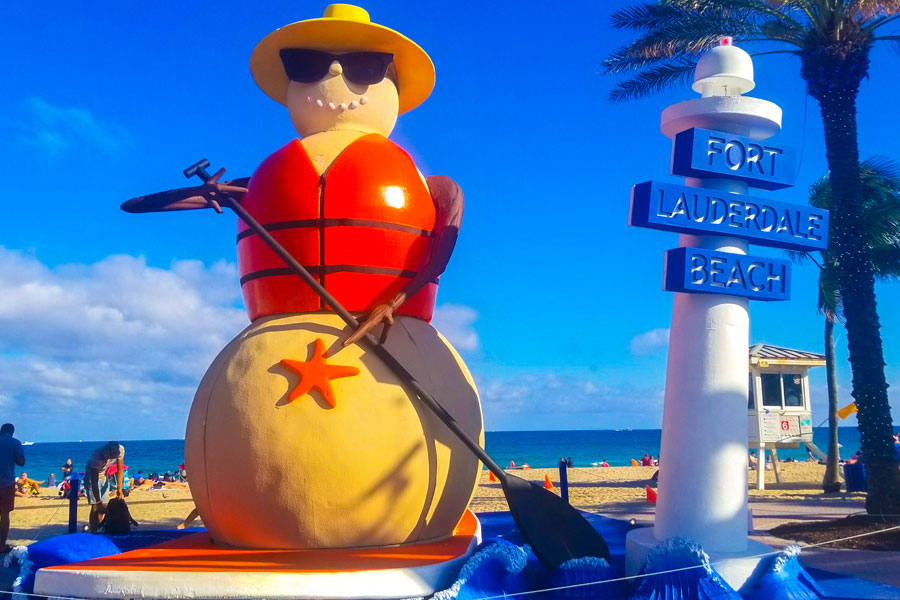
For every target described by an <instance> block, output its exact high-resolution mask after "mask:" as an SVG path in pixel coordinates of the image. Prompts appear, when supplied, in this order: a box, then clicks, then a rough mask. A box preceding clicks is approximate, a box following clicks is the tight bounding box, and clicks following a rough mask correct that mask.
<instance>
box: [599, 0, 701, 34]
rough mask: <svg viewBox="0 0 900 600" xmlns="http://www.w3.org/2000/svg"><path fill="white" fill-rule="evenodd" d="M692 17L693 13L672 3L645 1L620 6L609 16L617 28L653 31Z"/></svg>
mask: <svg viewBox="0 0 900 600" xmlns="http://www.w3.org/2000/svg"><path fill="white" fill-rule="evenodd" d="M689 18H691V13H690V11H688V10H685V9H683V8H681V7H680V6H674V5H672V4H652V3H644V4H638V5H637V6H628V7H625V8H620V9H619V10H617V11H616V12H614V13H613V14H611V15H610V16H609V23H610V25H612V26H613V28H615V29H633V30H638V31H641V30H643V31H652V30H654V29H658V28H659V27H666V26H670V25H676V24H678V23H680V22H681V21H683V20H684V19H689Z"/></svg>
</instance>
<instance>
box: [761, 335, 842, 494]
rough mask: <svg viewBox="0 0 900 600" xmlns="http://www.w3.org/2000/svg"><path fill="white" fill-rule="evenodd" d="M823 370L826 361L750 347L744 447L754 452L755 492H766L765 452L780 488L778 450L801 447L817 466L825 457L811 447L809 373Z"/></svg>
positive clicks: (785, 350)
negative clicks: (756, 468)
mask: <svg viewBox="0 0 900 600" xmlns="http://www.w3.org/2000/svg"><path fill="white" fill-rule="evenodd" d="M824 365H825V356H823V355H821V354H815V353H813V352H804V351H803V350H792V349H790V348H782V347H780V346H772V345H770V344H754V345H753V346H751V347H750V394H749V398H748V402H747V411H748V418H749V420H750V423H749V425H750V427H749V430H750V431H749V433H750V436H749V440H748V442H749V443H748V446H749V447H750V448H756V449H758V450H759V469H760V471H759V473H758V475H757V478H756V479H757V481H756V488H757V489H760V490H761V489H765V481H766V478H765V477H764V476H763V474H764V473H765V464H766V450H767V449H768V450H769V451H770V452H771V455H772V468H773V469H774V470H775V480H776V481H778V482H779V483H780V482H781V472H780V470H779V464H778V449H780V448H791V449H793V448H798V447H799V446H800V444H803V445H804V446H806V447H807V448H808V449H809V450H810V451H811V452H812V453H813V454H815V455H816V456H817V457H818V458H819V459H820V460H825V455H824V454H823V453H822V451H821V450H819V448H817V447H816V445H815V444H814V443H813V427H812V409H811V407H810V401H809V376H808V375H807V373H808V371H809V369H811V368H812V367H821V366H824Z"/></svg>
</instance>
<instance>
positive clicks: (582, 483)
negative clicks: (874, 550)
mask: <svg viewBox="0 0 900 600" xmlns="http://www.w3.org/2000/svg"><path fill="white" fill-rule="evenodd" d="M655 472H656V467H604V468H601V467H588V468H578V467H575V468H573V469H568V479H569V502H570V503H571V504H572V505H573V506H576V507H578V508H581V509H583V510H587V511H592V512H599V513H602V512H604V510H605V509H613V508H614V509H616V510H615V512H616V513H620V512H622V509H623V508H626V507H627V506H629V505H633V507H634V508H635V509H637V510H636V512H645V510H641V509H646V508H649V507H650V506H651V505H650V504H649V503H648V502H647V501H646V498H647V492H646V486H647V484H649V483H650V477H651V476H652V475H653V473H655ZM511 473H513V474H515V475H517V476H519V477H523V478H525V479H529V480H531V481H535V482H540V483H543V481H544V476H545V475H549V476H550V480H551V481H552V482H553V485H554V486H558V485H559V470H558V469H524V470H516V471H511ZM756 474H757V473H756V471H750V472H749V490H750V501H751V502H753V501H791V500H797V501H811V500H814V499H817V498H818V499H821V498H822V497H823V496H822V487H821V484H822V477H823V476H824V474H825V465H820V464H818V463H812V462H796V463H794V462H791V463H782V465H781V475H782V483H775V473H774V472H773V471H771V470H769V471H766V489H765V490H757V489H756ZM554 491H555V492H556V493H559V489H558V488H557V489H555V490H554ZM828 498H829V500H831V501H834V500H836V499H837V500H842V499H845V500H846V501H847V502H848V504H856V503H858V502H859V501H861V500H864V498H865V495H864V494H862V493H851V494H839V495H830V496H829V497H828ZM470 507H471V508H472V509H473V510H474V511H475V512H487V511H494V510H507V506H506V501H505V500H504V499H503V491H502V490H501V488H500V484H499V483H495V482H490V481H489V480H488V472H487V471H483V472H482V475H481V485H479V487H478V490H477V491H476V492H475V498H473V500H472V503H471V504H470Z"/></svg>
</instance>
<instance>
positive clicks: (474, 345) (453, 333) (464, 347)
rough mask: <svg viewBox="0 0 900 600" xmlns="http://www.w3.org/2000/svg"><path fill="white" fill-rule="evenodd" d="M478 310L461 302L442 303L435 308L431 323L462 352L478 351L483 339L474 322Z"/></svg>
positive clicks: (476, 318)
mask: <svg viewBox="0 0 900 600" xmlns="http://www.w3.org/2000/svg"><path fill="white" fill-rule="evenodd" d="M477 320H478V311H476V310H475V309H474V308H471V307H469V306H463V305H461V304H442V305H440V306H438V307H437V308H435V309H434V317H433V318H432V319H431V324H432V325H433V326H434V328H435V329H437V330H438V331H440V332H441V333H442V334H443V335H444V337H446V338H447V339H448V340H449V341H450V343H451V344H453V347H454V348H456V349H457V350H458V351H460V352H477V351H478V350H480V349H481V341H480V340H479V338H478V332H477V331H476V330H475V327H474V324H475V321H477Z"/></svg>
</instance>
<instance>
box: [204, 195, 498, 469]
mask: <svg viewBox="0 0 900 600" xmlns="http://www.w3.org/2000/svg"><path fill="white" fill-rule="evenodd" d="M220 203H221V204H224V205H225V206H227V207H228V208H230V209H231V210H233V211H234V212H235V214H237V216H238V217H240V219H241V220H242V221H244V223H246V224H247V226H248V227H249V228H250V229H252V230H253V232H254V233H255V234H256V235H258V236H259V237H260V238H261V239H262V240H263V241H264V242H265V243H266V245H267V246H269V248H271V249H272V251H273V252H275V254H277V255H278V257H279V258H281V260H283V261H284V263H285V264H286V265H287V266H289V267H290V268H291V269H293V270H294V272H295V273H297V275H299V276H300V278H301V279H303V282H304V283H306V285H308V286H309V287H311V288H312V290H313V291H314V292H315V293H316V294H317V295H318V296H319V297H320V298H322V299H323V300H324V301H325V303H326V304H328V306H329V307H330V308H331V310H333V311H334V312H335V313H337V315H338V316H339V317H340V318H341V319H343V321H344V322H345V323H346V324H347V325H349V326H350V328H352V329H353V330H354V331H355V330H356V329H358V328H359V321H357V320H356V319H355V318H354V317H353V315H352V314H350V313H349V312H348V311H347V309H345V308H344V307H343V306H341V303H340V302H338V301H337V299H335V297H334V296H332V295H331V294H330V293H329V292H328V290H326V289H325V287H324V286H323V285H322V284H321V283H319V281H318V280H317V279H316V278H315V277H313V276H312V275H311V274H310V272H309V271H307V270H306V267H304V266H303V265H301V264H300V263H299V262H298V261H297V259H296V258H294V256H293V255H292V254H291V253H290V252H288V251H287V250H286V249H285V248H284V246H282V245H281V243H279V241H278V240H276V239H275V238H274V237H273V236H272V234H271V233H269V232H268V231H267V230H266V228H265V227H263V226H262V224H260V222H259V221H257V220H256V219H255V218H254V217H253V215H251V214H250V212H249V211H248V210H247V209H246V208H244V207H243V206H241V204H240V203H239V202H238V201H237V200H235V199H234V198H233V197H232V196H230V195H229V194H221V195H220ZM361 341H363V342H364V347H365V348H366V349H368V350H370V351H372V352H374V353H375V354H376V356H378V358H380V359H381V360H382V361H383V362H384V363H385V364H386V365H387V366H388V368H390V369H391V370H392V371H393V372H394V374H396V375H397V376H398V377H399V378H400V379H401V380H402V381H403V382H404V383H405V384H407V385H408V386H409V387H410V388H412V390H413V391H414V392H415V393H416V395H417V396H418V397H419V399H420V400H421V401H422V403H423V404H425V406H427V407H428V408H429V409H430V410H431V412H433V413H434V414H435V415H436V416H437V418H438V419H440V420H441V421H442V422H443V423H444V425H446V426H447V428H448V429H449V430H450V431H452V432H453V434H454V435H455V436H456V437H457V438H458V439H459V441H461V442H462V443H463V444H464V445H465V446H466V447H467V448H468V449H469V450H471V451H472V453H473V454H474V455H475V456H477V457H478V459H479V460H480V461H481V462H482V463H484V465H485V466H486V467H487V468H488V469H490V470H491V471H492V472H493V473H494V475H496V476H497V477H498V478H500V480H501V481H502V480H503V479H505V478H506V472H505V471H504V470H503V469H502V468H500V466H499V465H498V464H497V463H495V462H494V461H493V460H492V459H491V457H490V456H488V454H487V452H485V451H484V448H482V447H481V446H479V445H478V443H477V442H476V441H475V440H473V439H472V438H471V437H470V436H469V435H468V434H467V433H466V432H465V431H464V430H463V428H462V427H461V426H460V424H459V423H457V422H456V419H454V418H453V415H451V414H450V413H449V412H447V409H445V408H444V407H443V406H441V404H440V403H439V402H438V401H437V400H435V399H434V397H432V395H431V394H429V393H428V391H426V390H425V388H423V387H422V385H421V384H420V383H419V382H418V381H416V378H415V377H414V376H413V374H412V373H410V372H409V371H408V370H407V369H406V367H404V366H403V364H402V363H400V361H398V360H397V358H396V357H395V356H394V355H393V354H391V353H390V351H389V350H388V349H387V348H386V347H384V346H383V345H381V344H379V343H378V341H377V340H376V339H375V337H374V336H373V335H372V334H366V335H365V337H364V338H363V339H362V340H361Z"/></svg>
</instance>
